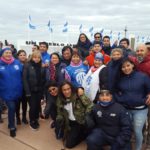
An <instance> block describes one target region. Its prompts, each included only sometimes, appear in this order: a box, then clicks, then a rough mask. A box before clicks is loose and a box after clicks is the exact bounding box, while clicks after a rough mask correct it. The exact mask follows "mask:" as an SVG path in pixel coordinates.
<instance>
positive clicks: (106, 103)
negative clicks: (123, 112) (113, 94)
mask: <svg viewBox="0 0 150 150" xmlns="http://www.w3.org/2000/svg"><path fill="white" fill-rule="evenodd" d="M113 103H114V102H113V101H112V100H111V101H109V102H104V101H103V102H102V101H98V102H97V104H99V105H101V106H102V107H107V106H110V105H111V104H113Z"/></svg>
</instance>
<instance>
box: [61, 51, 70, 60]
mask: <svg viewBox="0 0 150 150" xmlns="http://www.w3.org/2000/svg"><path fill="white" fill-rule="evenodd" d="M62 55H63V58H64V59H65V60H70V59H71V52H70V49H66V50H65V51H64V52H63V54H62Z"/></svg>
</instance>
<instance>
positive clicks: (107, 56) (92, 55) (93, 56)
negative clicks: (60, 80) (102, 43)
mask: <svg viewBox="0 0 150 150" xmlns="http://www.w3.org/2000/svg"><path fill="white" fill-rule="evenodd" d="M100 52H101V53H102V54H103V57H104V64H107V63H108V62H109V61H110V56H109V55H107V54H105V52H104V51H103V50H101V51H100ZM94 58H95V53H92V54H90V55H89V56H87V57H86V60H87V61H88V64H89V66H90V67H91V66H93V64H94Z"/></svg>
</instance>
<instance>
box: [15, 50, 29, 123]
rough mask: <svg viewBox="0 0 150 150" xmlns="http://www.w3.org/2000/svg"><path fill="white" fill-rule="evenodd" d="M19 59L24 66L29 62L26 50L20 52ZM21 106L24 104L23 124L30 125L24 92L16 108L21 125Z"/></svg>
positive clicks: (18, 121)
mask: <svg viewBox="0 0 150 150" xmlns="http://www.w3.org/2000/svg"><path fill="white" fill-rule="evenodd" d="M17 58H18V60H19V61H20V63H21V64H22V66H24V64H25V63H26V62H27V54H26V52H25V50H19V51H18V53H17ZM20 104H22V122H23V123H24V124H28V121H27V119H26V114H27V99H26V97H25V92H24V90H23V94H22V97H21V98H20V99H19V101H18V103H17V106H16V118H17V124H18V125H20V124H21V119H20Z"/></svg>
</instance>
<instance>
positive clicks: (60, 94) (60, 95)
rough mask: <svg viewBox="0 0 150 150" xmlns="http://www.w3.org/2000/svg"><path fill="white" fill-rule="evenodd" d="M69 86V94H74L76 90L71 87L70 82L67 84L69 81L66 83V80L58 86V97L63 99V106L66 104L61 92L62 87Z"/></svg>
mask: <svg viewBox="0 0 150 150" xmlns="http://www.w3.org/2000/svg"><path fill="white" fill-rule="evenodd" d="M66 84H67V85H69V86H70V88H71V93H72V94H76V89H75V87H74V86H73V85H72V83H71V82H69V81H67V80H64V81H63V82H62V83H61V84H60V86H59V97H62V98H63V100H62V101H63V103H64V104H65V103H66V100H65V99H66V98H65V96H64V94H63V92H62V87H63V86H64V85H66Z"/></svg>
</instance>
